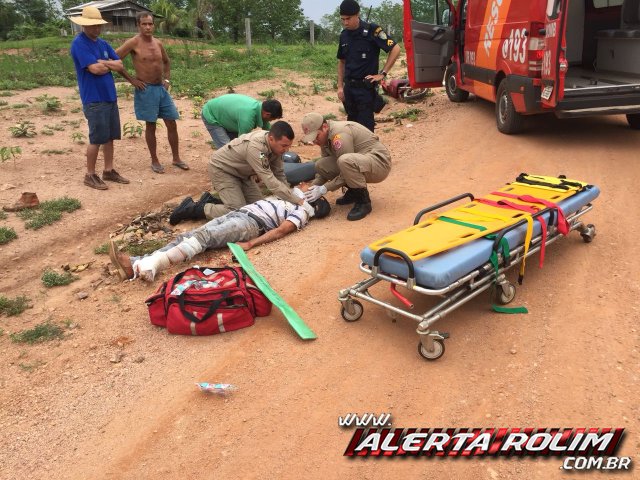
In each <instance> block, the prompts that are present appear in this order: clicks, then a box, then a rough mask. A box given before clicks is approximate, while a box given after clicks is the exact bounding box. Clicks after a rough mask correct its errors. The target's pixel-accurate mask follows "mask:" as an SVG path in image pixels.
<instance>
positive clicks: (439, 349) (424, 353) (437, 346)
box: [418, 338, 444, 360]
mask: <svg viewBox="0 0 640 480" xmlns="http://www.w3.org/2000/svg"><path fill="white" fill-rule="evenodd" d="M418 353H419V354H420V356H421V357H422V358H424V359H425V360H437V359H439V358H440V357H441V356H442V355H444V340H440V339H439V338H434V339H433V351H432V352H430V351H428V350H427V349H426V348H424V345H422V342H418Z"/></svg>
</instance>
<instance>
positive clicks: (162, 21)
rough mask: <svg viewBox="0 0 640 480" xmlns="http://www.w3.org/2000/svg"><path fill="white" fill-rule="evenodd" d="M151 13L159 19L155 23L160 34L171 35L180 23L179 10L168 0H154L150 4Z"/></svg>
mask: <svg viewBox="0 0 640 480" xmlns="http://www.w3.org/2000/svg"><path fill="white" fill-rule="evenodd" d="M151 11H152V12H153V13H154V14H156V15H158V16H159V17H160V18H159V20H158V22H157V26H158V29H159V30H160V31H161V32H162V33H173V30H174V29H175V28H176V27H177V26H178V23H179V22H180V10H179V9H178V8H177V7H176V6H175V4H174V3H172V2H171V1H170V0H156V1H155V2H153V3H152V4H151Z"/></svg>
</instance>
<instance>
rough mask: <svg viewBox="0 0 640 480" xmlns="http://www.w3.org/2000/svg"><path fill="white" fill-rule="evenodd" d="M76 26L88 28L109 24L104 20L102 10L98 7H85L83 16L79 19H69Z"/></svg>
mask: <svg viewBox="0 0 640 480" xmlns="http://www.w3.org/2000/svg"><path fill="white" fill-rule="evenodd" d="M69 20H71V21H72V22H73V23H75V24H76V25H82V26H85V27H88V26H90V25H103V24H105V23H109V22H107V21H106V20H103V19H102V15H101V14H100V10H98V9H97V8H96V7H84V8H83V9H82V15H80V16H79V17H69Z"/></svg>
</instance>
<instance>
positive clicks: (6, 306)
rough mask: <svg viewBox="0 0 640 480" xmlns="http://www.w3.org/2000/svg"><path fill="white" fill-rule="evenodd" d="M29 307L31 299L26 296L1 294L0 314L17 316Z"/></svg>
mask: <svg viewBox="0 0 640 480" xmlns="http://www.w3.org/2000/svg"><path fill="white" fill-rule="evenodd" d="M27 308H31V304H30V303H29V299H28V298H27V297H25V296H19V297H16V298H9V297H5V296H4V295H0V314H4V315H6V316H7V317H15V316H16V315H20V314H21V313H22V312H24V311H25V310H26V309H27Z"/></svg>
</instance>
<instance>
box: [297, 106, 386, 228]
mask: <svg viewBox="0 0 640 480" xmlns="http://www.w3.org/2000/svg"><path fill="white" fill-rule="evenodd" d="M302 130H303V131H304V137H303V138H302V140H303V141H304V142H307V143H308V142H313V143H315V144H316V145H318V146H319V147H320V152H321V154H322V158H320V159H319V160H317V161H316V179H315V180H314V181H313V184H314V186H313V187H311V188H310V189H309V190H308V191H307V192H306V193H305V197H306V199H307V201H308V202H314V201H316V200H317V199H318V198H320V197H321V196H322V195H324V194H325V193H327V191H333V190H337V189H338V188H341V187H345V186H346V187H347V191H346V192H345V194H344V195H343V196H342V197H340V198H338V199H336V204H337V205H349V204H351V203H353V204H354V206H353V208H352V209H351V210H350V211H349V213H348V214H347V220H361V219H363V218H364V217H366V216H367V215H368V214H369V213H371V200H370V198H369V191H368V190H367V183H379V182H382V181H383V180H384V179H385V178H387V176H388V175H389V172H390V171H391V154H390V153H389V150H388V149H387V147H385V146H384V145H383V144H382V143H381V142H380V140H379V139H378V137H377V135H375V134H374V133H372V132H371V131H369V130H367V129H366V128H365V127H364V126H362V125H360V124H359V123H356V122H349V121H346V122H338V121H332V120H324V118H323V117H322V115H320V114H319V113H315V112H314V113H307V114H306V115H305V116H304V118H303V119H302Z"/></svg>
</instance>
